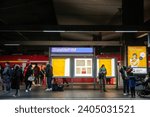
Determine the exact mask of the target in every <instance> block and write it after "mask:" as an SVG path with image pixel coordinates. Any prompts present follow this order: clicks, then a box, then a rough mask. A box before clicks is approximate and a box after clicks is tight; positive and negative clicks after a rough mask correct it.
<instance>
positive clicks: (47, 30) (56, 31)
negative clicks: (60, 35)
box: [43, 30, 66, 32]
mask: <svg viewBox="0 0 150 117" xmlns="http://www.w3.org/2000/svg"><path fill="white" fill-rule="evenodd" d="M43 32H66V31H63V30H43Z"/></svg>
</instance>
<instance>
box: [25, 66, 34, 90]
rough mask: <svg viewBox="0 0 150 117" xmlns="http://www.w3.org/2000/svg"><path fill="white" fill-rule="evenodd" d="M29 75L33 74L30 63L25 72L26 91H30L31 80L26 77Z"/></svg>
mask: <svg viewBox="0 0 150 117" xmlns="http://www.w3.org/2000/svg"><path fill="white" fill-rule="evenodd" d="M30 76H33V69H32V65H31V64H30V65H29V66H28V68H27V71H26V74H25V84H26V92H29V91H31V86H32V81H29V80H28V78H29V77H30Z"/></svg>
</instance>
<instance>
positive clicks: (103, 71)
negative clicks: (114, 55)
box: [99, 64, 107, 92]
mask: <svg viewBox="0 0 150 117" xmlns="http://www.w3.org/2000/svg"><path fill="white" fill-rule="evenodd" d="M106 74H107V70H106V68H105V65H104V64H103V65H102V66H101V67H100V69H99V79H100V85H102V88H103V91H104V92H105V91H106V88H105V82H106Z"/></svg>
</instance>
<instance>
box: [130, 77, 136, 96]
mask: <svg viewBox="0 0 150 117" xmlns="http://www.w3.org/2000/svg"><path fill="white" fill-rule="evenodd" d="M135 86H136V79H135V76H130V77H129V87H130V91H131V97H132V98H135Z"/></svg>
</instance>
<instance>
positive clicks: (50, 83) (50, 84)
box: [47, 76, 52, 89]
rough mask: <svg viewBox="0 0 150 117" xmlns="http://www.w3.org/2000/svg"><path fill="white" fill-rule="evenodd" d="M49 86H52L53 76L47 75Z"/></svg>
mask: <svg viewBox="0 0 150 117" xmlns="http://www.w3.org/2000/svg"><path fill="white" fill-rule="evenodd" d="M47 86H48V88H49V89H50V88H52V76H49V77H47Z"/></svg>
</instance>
